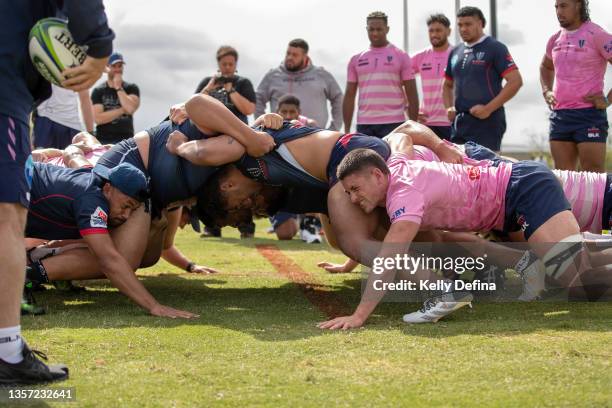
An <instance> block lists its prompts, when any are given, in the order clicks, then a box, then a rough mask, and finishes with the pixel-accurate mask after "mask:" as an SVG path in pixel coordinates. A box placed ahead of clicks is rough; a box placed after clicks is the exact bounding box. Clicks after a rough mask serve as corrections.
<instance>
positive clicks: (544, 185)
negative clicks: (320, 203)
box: [319, 149, 590, 329]
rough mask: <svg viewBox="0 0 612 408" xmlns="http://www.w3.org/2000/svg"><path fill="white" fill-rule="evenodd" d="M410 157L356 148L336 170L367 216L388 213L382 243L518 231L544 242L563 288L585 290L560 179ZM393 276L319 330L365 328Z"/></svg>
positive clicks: (428, 314) (439, 309)
mask: <svg viewBox="0 0 612 408" xmlns="http://www.w3.org/2000/svg"><path fill="white" fill-rule="evenodd" d="M409 157H410V156H409V155H406V154H403V153H399V154H398V153H396V154H393V155H392V156H391V157H390V158H389V160H388V162H387V163H385V162H384V160H383V159H382V158H381V157H380V156H378V155H376V154H373V153H372V152H370V151H368V150H362V149H357V150H354V151H352V152H350V153H349V154H348V155H347V156H346V157H345V158H344V159H343V161H342V163H341V164H340V165H339V166H338V178H339V179H340V181H341V182H342V185H343V186H344V188H345V190H346V192H347V193H348V194H349V196H350V198H351V202H353V203H354V204H357V205H359V206H360V207H361V209H362V210H363V211H364V212H365V213H371V212H373V211H374V210H375V209H376V208H377V207H386V209H387V213H388V215H389V218H390V220H391V227H390V229H389V231H388V233H387V235H386V237H385V240H384V243H385V244H396V245H403V246H404V250H406V249H407V246H408V245H409V244H410V243H411V241H412V240H413V239H414V237H415V236H416V234H417V232H418V231H419V229H429V228H431V229H446V230H451V231H452V230H455V231H456V230H459V231H483V230H485V231H486V230H489V229H492V228H496V229H501V230H503V231H505V232H512V231H519V230H520V231H522V232H523V234H524V237H525V239H527V240H528V242H529V243H530V244H536V243H537V244H539V245H537V246H534V247H533V250H534V251H535V252H536V253H537V254H538V256H539V257H540V258H542V259H543V261H544V263H545V265H546V268H547V270H546V273H547V274H548V275H549V276H550V277H551V278H552V279H554V280H556V281H557V282H558V283H559V284H561V285H563V286H565V287H581V286H583V279H584V277H585V276H586V275H585V271H588V270H589V269H590V264H589V259H588V256H587V255H586V252H585V250H584V245H583V243H582V239H581V237H580V235H579V227H578V223H577V222H576V219H575V217H574V216H573V214H572V213H571V211H569V209H570V206H569V203H568V202H567V200H566V199H565V197H564V195H563V191H562V189H561V187H560V185H559V183H558V181H557V180H556V178H555V176H554V175H553V174H552V173H551V172H550V170H548V169H547V168H546V167H545V166H544V165H542V164H541V163H536V162H522V163H514V164H509V163H505V162H500V163H499V164H498V167H497V168H495V167H487V166H466V165H456V164H447V163H432V162H423V161H413V160H410V159H409ZM397 253H398V250H397V248H390V247H389V246H387V247H384V246H383V248H382V249H381V250H380V252H379V253H378V256H377V258H380V259H383V260H384V259H388V258H392V257H395V256H396V255H397ZM394 276H395V271H394V269H393V268H390V267H388V266H384V270H383V271H382V272H381V273H380V274H379V275H376V276H374V274H370V278H369V279H368V285H367V287H366V289H365V293H364V295H363V296H362V301H361V303H360V304H359V306H358V307H357V309H356V311H355V313H353V315H351V316H344V317H339V318H336V319H332V320H329V321H327V322H323V323H320V324H319V327H321V328H327V329H348V328H352V327H359V326H361V325H363V323H364V322H365V320H366V319H367V317H368V316H369V315H370V314H371V313H372V311H373V310H374V308H375V307H376V305H377V304H378V303H379V302H380V300H381V299H382V297H383V296H384V293H385V290H384V289H383V290H381V289H377V288H376V286H373V285H374V279H376V278H377V277H378V278H379V280H381V281H382V282H392V281H393V278H394ZM449 295H450V294H449ZM467 296H469V295H467ZM470 300H471V297H464V298H461V299H456V298H452V297H451V298H450V299H443V300H440V301H434V302H430V303H427V302H426V304H425V306H424V309H422V310H421V311H420V312H415V314H416V316H415V314H409V315H406V316H404V320H405V321H409V322H422V321H424V320H423V318H426V319H425V321H437V320H438V319H439V318H441V317H443V316H445V315H446V314H448V313H450V312H452V311H454V310H456V309H457V308H459V307H462V306H464V305H466V304H468V303H469V301H470Z"/></svg>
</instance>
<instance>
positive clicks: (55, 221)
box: [26, 163, 196, 318]
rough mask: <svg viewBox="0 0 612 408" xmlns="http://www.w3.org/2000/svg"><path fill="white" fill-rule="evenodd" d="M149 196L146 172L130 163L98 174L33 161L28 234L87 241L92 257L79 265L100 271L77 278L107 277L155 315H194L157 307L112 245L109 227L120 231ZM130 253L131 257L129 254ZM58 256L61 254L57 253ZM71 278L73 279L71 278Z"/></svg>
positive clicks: (35, 277)
mask: <svg viewBox="0 0 612 408" xmlns="http://www.w3.org/2000/svg"><path fill="white" fill-rule="evenodd" d="M148 196H149V189H148V182H147V178H146V176H145V175H144V173H143V172H142V171H140V170H138V169H137V168H136V167H134V166H132V165H131V164H128V163H123V164H121V165H118V166H117V167H114V168H112V169H110V170H108V171H102V172H100V174H94V173H93V172H92V170H91V169H87V168H83V169H67V168H63V167H58V166H54V165H51V164H45V163H35V164H34V170H33V175H32V190H31V205H30V209H29V211H28V217H27V223H26V236H28V237H33V238H42V239H48V240H51V239H78V238H81V237H82V238H83V239H84V241H85V243H86V244H87V246H88V247H89V249H84V250H82V251H83V252H84V253H85V254H89V253H91V256H79V255H84V254H83V253H81V254H74V253H73V254H71V256H77V257H78V258H79V266H80V267H81V268H82V270H85V271H86V270H88V265H87V263H88V262H89V263H92V262H93V263H94V265H93V268H90V269H92V270H94V271H96V273H95V274H94V275H91V276H84V275H82V274H80V275H79V276H78V277H75V278H78V279H87V278H89V279H97V278H103V277H107V278H108V279H109V280H110V281H111V282H112V283H113V285H114V286H115V287H117V288H118V289H119V290H120V291H122V292H123V293H124V294H126V295H127V296H129V297H130V298H131V299H132V300H133V301H134V302H136V303H137V304H138V305H139V306H141V307H143V308H144V309H146V310H147V311H149V313H151V314H152V315H155V316H168V317H185V318H188V317H195V316H196V315H194V314H191V313H189V312H184V311H181V310H176V309H173V308H170V307H167V306H163V305H161V304H160V303H158V302H157V301H156V300H155V298H154V297H153V296H152V295H151V294H150V293H149V292H148V291H147V290H146V289H145V287H144V286H143V285H142V284H141V283H140V281H138V279H137V278H136V275H135V274H134V272H133V271H134V266H133V265H131V264H130V263H129V262H128V261H127V260H126V256H125V255H124V254H122V252H120V250H119V248H120V246H119V245H118V243H117V242H113V239H112V235H113V231H112V230H111V229H113V230H114V229H119V228H121V225H123V224H124V223H126V222H127V221H128V220H129V218H130V216H131V215H132V214H133V213H134V212H135V211H136V210H137V209H138V208H140V207H141V206H142V202H143V201H145V200H147V199H148ZM128 255H129V254H128ZM58 257H59V255H58ZM28 279H30V280H32V281H36V282H38V283H46V282H48V276H47V271H46V270H45V268H44V267H43V266H42V263H40V262H34V263H32V264H31V266H30V267H29V268H28ZM69 279H70V277H69Z"/></svg>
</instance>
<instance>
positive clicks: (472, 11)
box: [457, 6, 487, 27]
mask: <svg viewBox="0 0 612 408" xmlns="http://www.w3.org/2000/svg"><path fill="white" fill-rule="evenodd" d="M457 17H478V18H479V19H480V21H482V26H483V27H485V26H486V25H487V20H486V19H485V16H484V14H482V10H480V9H479V8H478V7H472V6H465V7H461V8H460V9H459V11H458V12H457Z"/></svg>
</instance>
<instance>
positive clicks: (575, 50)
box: [546, 21, 612, 110]
mask: <svg viewBox="0 0 612 408" xmlns="http://www.w3.org/2000/svg"><path fill="white" fill-rule="evenodd" d="M546 56H547V57H548V58H550V59H552V61H553V64H554V66H555V84H554V89H553V92H554V94H555V98H556V99H557V104H556V105H555V107H554V108H555V110H557V109H581V108H592V107H593V105H592V104H591V103H589V102H585V101H584V100H583V98H584V97H585V96H587V95H590V94H601V93H602V92H603V87H604V75H605V74H606V67H607V65H608V60H609V59H611V58H612V35H610V34H608V33H607V32H606V31H605V30H604V29H603V28H601V27H600V26H598V25H597V24H595V23H592V22H590V21H587V22H585V23H583V24H582V25H581V26H580V28H579V29H577V30H575V31H567V30H566V29H564V28H562V29H561V30H559V31H558V32H557V33H555V34H554V35H553V36H552V37H550V39H549V40H548V44H547V45H546Z"/></svg>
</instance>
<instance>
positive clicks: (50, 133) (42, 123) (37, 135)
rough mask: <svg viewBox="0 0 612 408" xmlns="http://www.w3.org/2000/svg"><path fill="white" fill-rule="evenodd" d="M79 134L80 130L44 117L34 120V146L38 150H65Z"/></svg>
mask: <svg viewBox="0 0 612 408" xmlns="http://www.w3.org/2000/svg"><path fill="white" fill-rule="evenodd" d="M77 133H79V130H76V129H73V128H69V127H68V126H64V125H61V124H59V123H57V122H54V121H52V120H51V119H49V118H46V117H44V116H37V117H36V119H34V146H35V147H36V148H39V147H44V148H48V147H53V148H55V149H60V150H62V149H65V148H66V146H68V145H70V144H72V138H73V137H74V135H76V134H77Z"/></svg>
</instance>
